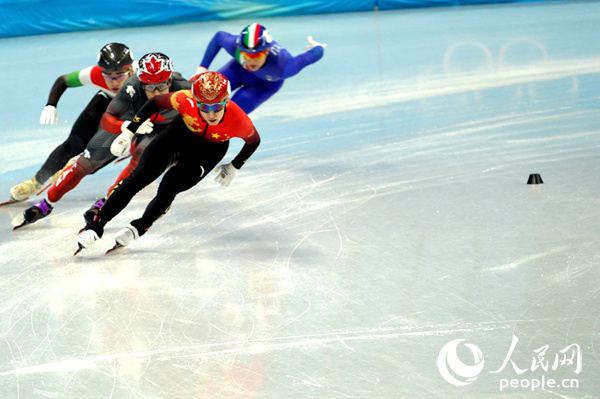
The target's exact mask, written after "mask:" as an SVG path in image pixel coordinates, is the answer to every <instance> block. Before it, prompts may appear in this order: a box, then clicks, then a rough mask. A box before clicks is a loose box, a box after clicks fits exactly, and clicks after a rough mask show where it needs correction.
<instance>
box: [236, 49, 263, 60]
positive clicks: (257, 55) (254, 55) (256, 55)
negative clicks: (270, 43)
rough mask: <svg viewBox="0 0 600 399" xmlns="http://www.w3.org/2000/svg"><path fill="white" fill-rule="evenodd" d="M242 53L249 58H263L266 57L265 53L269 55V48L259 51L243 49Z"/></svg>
mask: <svg viewBox="0 0 600 399" xmlns="http://www.w3.org/2000/svg"><path fill="white" fill-rule="evenodd" d="M241 53H242V56H243V57H244V58H245V59H247V60H258V59H261V58H262V57H264V56H265V55H267V50H265V51H260V52H258V53H245V52H243V51H241Z"/></svg>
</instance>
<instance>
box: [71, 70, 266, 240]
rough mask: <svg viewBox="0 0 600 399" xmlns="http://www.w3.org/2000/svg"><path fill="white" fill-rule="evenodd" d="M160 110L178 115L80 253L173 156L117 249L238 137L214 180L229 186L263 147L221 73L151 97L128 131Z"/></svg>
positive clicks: (112, 197) (107, 206)
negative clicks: (238, 145) (236, 149)
mask: <svg viewBox="0 0 600 399" xmlns="http://www.w3.org/2000/svg"><path fill="white" fill-rule="evenodd" d="M161 108H163V109H175V110H177V111H178V112H179V115H178V116H177V117H175V119H174V120H173V121H172V122H171V123H169V125H168V126H167V127H166V128H165V129H164V130H163V131H162V132H161V133H160V134H159V135H158V137H156V138H155V139H154V140H153V141H152V142H151V143H150V144H149V145H148V147H146V150H145V151H144V153H143V154H142V157H141V159H140V162H139V164H138V166H137V168H136V169H135V170H134V171H133V172H132V173H131V174H130V175H129V176H128V177H127V178H126V179H125V180H123V181H121V182H119V183H118V184H117V185H116V186H115V188H114V189H113V191H112V192H111V193H110V194H109V196H108V198H107V200H106V202H105V203H104V205H103V206H102V207H101V208H100V210H99V211H98V214H97V215H96V217H94V219H93V221H92V222H91V223H87V224H86V226H85V228H84V229H83V230H82V231H81V232H80V234H79V236H78V237H77V242H78V244H79V248H80V249H83V248H88V247H89V246H91V245H92V244H93V243H94V242H96V241H97V240H99V239H100V238H101V237H102V234H103V233H104V226H105V225H106V224H107V223H108V222H109V221H110V220H112V219H113V218H114V217H115V216H116V215H117V214H119V212H121V211H122V210H123V209H124V208H125V207H126V206H127V204H128V203H129V202H130V201H131V199H132V198H133V197H134V196H135V195H136V194H137V193H138V192H139V191H140V190H142V189H143V188H144V187H146V186H147V185H149V184H150V183H152V182H153V181H154V180H155V179H157V178H158V177H159V176H160V175H161V174H162V173H163V172H164V171H165V169H166V168H167V167H168V166H169V163H170V162H171V159H172V157H173V155H175V154H178V158H177V163H176V164H175V166H173V167H171V168H170V169H169V170H168V171H167V172H166V173H165V175H164V176H163V178H162V180H161V182H160V184H159V187H158V192H157V194H156V196H155V197H154V199H152V201H150V203H149V204H148V206H147V207H146V210H145V212H144V214H143V215H142V217H141V218H139V219H136V220H134V221H132V222H131V223H130V224H129V225H127V226H126V227H125V228H124V229H123V230H121V231H120V232H119V233H117V235H116V237H115V239H116V242H117V246H124V245H128V244H130V243H131V242H133V241H134V240H136V239H138V238H139V237H141V236H142V235H143V234H145V233H146V231H147V230H148V229H149V228H150V226H152V224H153V223H154V221H156V220H157V219H158V218H159V217H161V216H162V215H163V214H165V213H166V212H167V210H168V209H169V208H170V206H171V204H172V203H173V201H174V199H175V197H176V196H177V194H179V193H181V192H183V191H186V190H189V189H190V188H192V187H194V186H195V185H196V184H198V183H199V182H200V181H201V180H202V179H203V178H204V177H205V176H206V175H207V174H208V173H209V172H210V171H211V170H213V168H215V166H217V164H218V163H219V162H220V161H221V160H222V159H223V157H224V156H225V154H226V153H227V149H228V147H229V140H230V139H232V138H234V137H238V138H241V139H243V140H244V141H245V144H244V146H243V147H242V149H241V150H240V152H239V154H238V155H237V156H236V157H235V158H234V159H233V160H232V161H231V162H230V163H226V164H222V165H220V166H219V168H218V169H217V172H218V175H217V178H216V179H215V180H216V181H217V182H219V183H221V185H222V186H225V187H226V186H228V185H229V184H230V183H231V181H232V180H233V178H234V177H235V175H236V173H237V171H238V170H239V169H240V168H241V167H242V166H243V165H244V163H245V162H246V161H247V160H248V158H249V157H250V156H251V155H252V154H253V153H254V151H255V150H256V149H257V147H258V146H259V144H260V135H259V134H258V132H257V131H256V128H255V127H254V125H253V123H252V121H251V120H250V118H249V117H248V115H246V113H245V112H244V111H242V109H241V108H240V107H239V106H237V104H235V103H234V102H233V101H230V100H229V82H228V80H227V78H225V76H223V75H221V74H220V73H218V72H206V73H202V74H200V75H199V76H198V78H197V79H196V80H195V81H194V82H193V84H192V89H191V90H180V91H178V92H175V93H169V94H164V95H160V96H156V97H154V98H152V99H150V100H149V101H148V102H147V103H146V105H144V107H143V108H142V109H141V110H140V111H139V112H138V114H137V115H136V116H135V117H134V118H133V121H132V123H131V124H130V125H129V126H128V129H130V130H131V131H132V132H135V131H136V130H137V128H138V127H139V126H140V125H142V124H143V123H144V122H145V121H146V119H148V118H149V117H150V116H151V115H152V114H154V113H156V112H157V111H158V110H159V109H161Z"/></svg>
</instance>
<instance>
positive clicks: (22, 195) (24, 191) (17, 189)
mask: <svg viewBox="0 0 600 399" xmlns="http://www.w3.org/2000/svg"><path fill="white" fill-rule="evenodd" d="M41 188H42V184H41V183H39V182H38V181H37V180H36V179H35V177H32V178H31V179H29V180H25V181H24V182H23V183H21V184H17V185H16V186H14V187H13V188H11V189H10V196H11V198H12V199H13V200H15V201H25V200H26V199H27V198H28V197H29V196H30V195H35V194H37V192H38V190H40V189H41Z"/></svg>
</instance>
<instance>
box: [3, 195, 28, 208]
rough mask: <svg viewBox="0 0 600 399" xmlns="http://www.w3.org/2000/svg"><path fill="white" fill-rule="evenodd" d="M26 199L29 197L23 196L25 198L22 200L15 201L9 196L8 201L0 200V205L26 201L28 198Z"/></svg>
mask: <svg viewBox="0 0 600 399" xmlns="http://www.w3.org/2000/svg"><path fill="white" fill-rule="evenodd" d="M28 199H29V197H27V198H25V199H24V200H22V201H17V200H14V199H12V198H11V199H9V200H8V201H6V202H0V206H4V205H10V204H18V203H19V202H23V201H26V200H28Z"/></svg>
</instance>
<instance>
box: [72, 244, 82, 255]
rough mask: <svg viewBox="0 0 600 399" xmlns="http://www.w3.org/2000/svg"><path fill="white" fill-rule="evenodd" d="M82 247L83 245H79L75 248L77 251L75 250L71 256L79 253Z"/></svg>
mask: <svg viewBox="0 0 600 399" xmlns="http://www.w3.org/2000/svg"><path fill="white" fill-rule="evenodd" d="M82 249H83V247H82V246H81V245H80V246H79V248H77V251H75V253H74V254H73V256H75V255H77V254H78V253H80V252H81V250H82Z"/></svg>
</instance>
